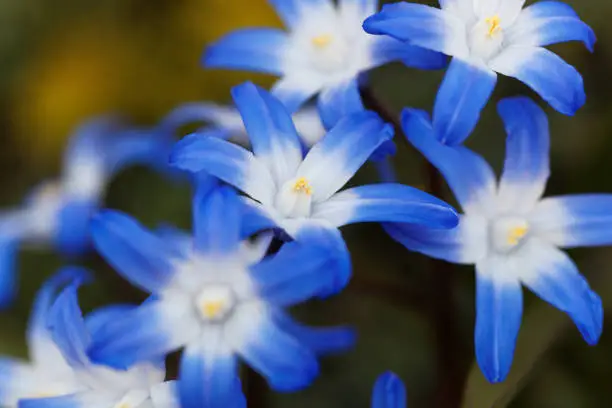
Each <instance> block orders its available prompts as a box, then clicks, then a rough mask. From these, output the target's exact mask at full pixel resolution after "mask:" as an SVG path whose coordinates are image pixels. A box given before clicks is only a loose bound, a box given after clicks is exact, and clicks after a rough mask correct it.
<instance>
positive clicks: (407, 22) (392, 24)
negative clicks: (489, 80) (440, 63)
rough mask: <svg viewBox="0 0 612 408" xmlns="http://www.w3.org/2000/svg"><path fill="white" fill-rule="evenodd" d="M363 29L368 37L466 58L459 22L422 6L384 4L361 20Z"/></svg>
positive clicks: (450, 15)
mask: <svg viewBox="0 0 612 408" xmlns="http://www.w3.org/2000/svg"><path fill="white" fill-rule="evenodd" d="M363 28H364V30H365V31H366V32H367V33H370V34H379V35H388V36H391V37H393V38H395V39H398V40H400V41H405V42H409V43H410V44H412V45H416V46H419V47H423V48H427V49H429V50H432V51H439V52H442V53H444V54H447V55H452V56H458V57H465V56H468V55H469V50H468V47H467V42H466V40H465V24H464V23H463V21H461V20H460V19H459V18H458V17H456V16H454V15H453V14H451V13H448V12H445V11H444V10H440V9H437V8H434V7H430V6H426V5H424V4H414V3H406V2H400V3H394V4H385V5H384V6H383V8H382V11H380V12H379V13H377V14H374V15H373V16H371V17H369V18H367V19H366V20H365V22H364V23H363Z"/></svg>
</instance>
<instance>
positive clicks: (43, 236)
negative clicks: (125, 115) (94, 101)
mask: <svg viewBox="0 0 612 408" xmlns="http://www.w3.org/2000/svg"><path fill="white" fill-rule="evenodd" d="M143 133H144V132H141V131H138V130H133V129H127V128H125V127H122V126H121V124H120V123H119V122H118V120H117V119H116V118H111V117H105V118H99V119H96V120H93V121H90V122H88V123H86V124H85V125H83V126H82V127H80V128H79V129H77V131H76V132H75V134H74V136H73V138H72V139H71V141H70V143H69V145H68V147H67V150H66V153H65V156H64V167H63V170H62V175H61V178H59V179H58V180H53V181H48V182H46V183H44V184H42V185H40V186H38V187H37V188H35V189H34V191H33V192H32V193H31V194H30V195H29V197H28V198H27V200H26V202H25V203H24V205H23V206H22V207H20V208H16V209H13V210H8V211H5V212H4V213H3V214H1V215H0V304H1V305H6V304H8V303H9V302H10V301H11V300H12V298H13V296H14V293H15V286H16V282H15V256H16V250H17V247H18V246H19V245H20V244H29V245H43V246H48V245H52V246H54V247H55V248H57V249H58V250H59V251H61V252H62V253H64V254H67V255H79V254H81V253H83V252H85V251H86V250H87V249H88V248H89V246H90V240H89V231H88V225H89V219H90V217H91V215H92V214H93V213H94V212H95V211H96V210H97V209H98V206H99V205H100V202H101V200H102V196H103V194H104V191H105V188H106V185H107V183H108V181H109V179H110V177H111V176H112V175H113V174H114V173H116V172H117V171H119V170H121V169H122V168H124V167H125V166H127V165H130V164H134V163H139V164H151V165H154V166H160V167H161V165H162V164H163V163H166V162H167V156H168V153H169V150H168V147H169V146H170V144H169V140H166V139H162V138H161V137H154V136H151V135H148V134H143Z"/></svg>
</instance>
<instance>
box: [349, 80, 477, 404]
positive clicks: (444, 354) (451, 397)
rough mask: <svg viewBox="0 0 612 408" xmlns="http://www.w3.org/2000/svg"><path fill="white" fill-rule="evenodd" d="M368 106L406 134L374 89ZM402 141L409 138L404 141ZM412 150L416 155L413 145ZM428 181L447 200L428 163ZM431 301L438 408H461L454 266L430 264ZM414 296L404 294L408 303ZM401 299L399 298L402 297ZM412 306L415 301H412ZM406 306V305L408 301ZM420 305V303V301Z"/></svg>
mask: <svg viewBox="0 0 612 408" xmlns="http://www.w3.org/2000/svg"><path fill="white" fill-rule="evenodd" d="M360 92H361V97H362V100H363V103H364V105H365V106H366V107H367V108H368V109H370V110H373V111H375V112H377V113H378V114H379V115H380V116H381V117H382V118H383V119H384V120H385V121H386V122H389V123H391V124H393V126H394V127H395V131H396V135H401V134H402V127H401V122H400V119H399V115H398V114H397V113H395V112H394V111H393V110H392V109H391V108H389V107H388V106H386V105H385V104H383V103H382V102H381V101H380V99H379V98H377V96H376V95H375V94H374V93H373V91H372V89H371V88H370V87H363V89H361V90H360ZM401 139H402V140H405V138H403V137H401ZM408 145H409V148H410V149H411V150H413V151H414V148H413V146H412V145H410V144H409V143H408ZM424 165H425V174H424V176H425V179H426V190H427V192H429V193H430V194H432V195H434V196H436V197H439V198H442V197H443V196H444V180H443V179H442V176H441V174H440V173H439V172H438V170H437V169H436V168H435V167H434V166H432V165H431V164H430V163H429V162H428V161H427V160H426V159H424ZM429 265H430V267H429V269H430V270H429V271H428V272H429V273H428V278H429V285H428V287H429V299H430V304H429V307H428V310H429V311H430V319H431V322H432V325H433V329H434V332H435V341H436V349H437V363H436V365H437V372H438V383H437V386H436V390H435V403H434V405H433V406H434V407H438V408H458V407H460V406H461V402H462V399H463V388H464V383H465V380H466V378H467V374H468V370H467V368H466V367H467V366H465V364H463V361H462V359H461V357H462V356H461V351H462V347H461V346H460V345H461V344H462V341H461V338H460V332H459V328H458V325H457V324H456V322H455V320H456V319H455V317H456V316H455V314H454V311H455V300H454V286H455V273H456V271H454V270H453V268H452V267H451V265H450V264H448V263H446V262H443V261H439V260H436V259H433V258H432V259H431V260H430V261H429ZM411 295H413V294H408V296H407V295H406V294H405V293H404V295H403V296H404V299H407V298H410V297H411ZM398 297H399V296H398ZM408 301H409V302H410V304H412V303H414V299H412V300H408ZM404 302H405V301H404ZM417 302H418V300H417Z"/></svg>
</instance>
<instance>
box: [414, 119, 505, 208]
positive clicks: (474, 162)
mask: <svg viewBox="0 0 612 408" xmlns="http://www.w3.org/2000/svg"><path fill="white" fill-rule="evenodd" d="M402 126H403V129H404V133H405V134H406V137H407V138H408V141H410V143H412V145H413V146H414V147H416V148H417V149H418V150H419V151H420V152H421V153H422V154H423V155H424V156H425V157H426V158H427V160H429V161H430V162H431V164H433V165H434V166H435V167H436V168H437V169H438V170H439V171H440V172H441V173H442V175H443V176H444V178H445V179H446V182H447V183H448V185H449V187H450V188H451V190H453V193H454V194H455V196H456V197H457V200H458V201H459V204H461V206H462V207H463V209H464V210H465V212H466V213H467V212H471V210H472V209H473V210H474V211H480V210H483V211H484V210H486V209H488V208H490V204H491V200H492V199H493V198H494V196H495V193H496V190H497V181H496V179H495V175H494V174H493V170H492V169H491V167H490V166H489V164H488V163H487V162H486V161H485V160H484V159H483V158H482V157H481V156H479V155H477V154H476V153H474V152H472V151H471V150H469V149H467V148H465V147H463V146H446V145H444V144H442V143H440V142H439V141H438V140H437V139H436V135H435V132H434V130H433V127H432V125H431V122H430V121H429V115H427V113H426V112H423V111H419V110H415V109H404V111H403V112H402Z"/></svg>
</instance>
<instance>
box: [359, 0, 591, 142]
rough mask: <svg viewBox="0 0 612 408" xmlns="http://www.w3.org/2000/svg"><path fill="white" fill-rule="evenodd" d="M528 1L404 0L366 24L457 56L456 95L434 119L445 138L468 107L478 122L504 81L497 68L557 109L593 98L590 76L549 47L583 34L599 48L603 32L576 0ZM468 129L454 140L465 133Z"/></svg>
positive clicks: (567, 110) (452, 89) (449, 80)
mask: <svg viewBox="0 0 612 408" xmlns="http://www.w3.org/2000/svg"><path fill="white" fill-rule="evenodd" d="M524 3H525V0H440V7H441V8H440V9H437V8H434V7H430V6H426V5H424V4H413V3H406V2H400V3H395V4H389V5H386V6H384V7H383V9H382V11H381V12H380V13H378V14H375V15H374V16H372V17H370V18H368V19H367V20H366V21H365V23H364V28H365V30H366V31H367V32H369V33H372V34H383V35H388V36H391V37H393V38H396V39H398V40H402V41H407V42H410V43H411V44H415V45H419V46H421V47H424V48H428V49H431V50H434V51H440V52H443V53H445V54H447V55H450V56H452V57H453V61H452V63H451V66H450V67H449V70H448V72H447V74H446V78H445V79H444V82H443V85H442V89H443V90H444V92H446V93H449V94H450V95H452V97H447V98H445V99H446V101H447V102H448V104H445V105H443V106H438V105H436V107H435V109H434V111H435V113H436V116H438V118H437V121H438V122H439V123H435V124H434V125H435V126H436V127H437V128H439V132H441V133H440V134H441V135H442V137H444V138H448V137H449V135H445V134H446V133H447V131H448V129H447V127H452V126H453V123H452V122H453V120H454V119H453V118H460V119H459V120H463V121H465V119H461V118H462V116H463V115H464V111H465V112H467V115H468V116H469V117H470V118H471V117H473V116H474V115H476V118H475V119H474V120H473V123H472V127H473V126H474V125H475V124H476V121H477V116H478V113H479V112H480V110H481V109H482V107H483V106H484V105H485V104H486V103H487V100H488V99H489V96H490V95H491V92H492V91H493V88H494V86H495V82H496V80H497V76H496V73H500V74H503V75H508V76H511V77H514V78H517V79H518V80H520V81H522V82H524V83H525V84H527V85H528V86H529V87H531V88H532V89H533V90H534V91H536V92H537V93H539V94H540V96H542V98H544V99H545V100H546V101H547V102H548V103H550V104H551V106H552V107H553V108H555V109H556V110H558V111H559V112H561V113H564V114H567V115H573V114H574V113H575V112H576V110H577V109H578V108H580V107H581V106H582V105H583V104H584V102H585V94H584V86H583V82H582V77H581V76H580V74H579V73H578V71H576V69H575V68H574V67H572V66H571V65H568V64H567V63H566V62H565V61H563V60H562V59H561V58H559V57H558V56H557V55H556V54H554V53H552V52H550V51H548V50H547V49H545V48H543V47H544V46H547V45H550V44H554V43H559V42H565V41H582V42H583V43H584V44H585V45H586V47H587V48H588V49H589V50H590V51H593V46H594V44H595V34H594V33H593V30H591V28H590V27H589V26H588V25H586V24H585V23H584V22H582V21H581V20H580V18H579V17H578V15H577V14H576V13H575V12H574V11H573V10H572V8H571V7H570V6H568V5H567V4H564V3H560V2H557V1H542V2H538V3H535V4H533V5H530V6H529V7H526V8H525V9H523V5H524ZM470 131H471V129H462V132H461V134H460V135H452V136H450V137H451V138H452V139H457V140H459V139H461V138H463V139H465V137H467V136H468V135H469V134H470Z"/></svg>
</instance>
